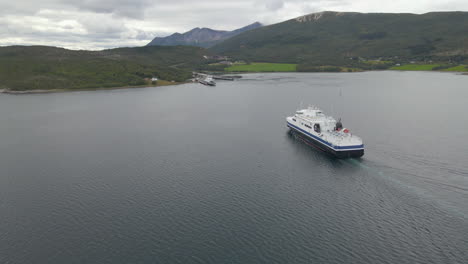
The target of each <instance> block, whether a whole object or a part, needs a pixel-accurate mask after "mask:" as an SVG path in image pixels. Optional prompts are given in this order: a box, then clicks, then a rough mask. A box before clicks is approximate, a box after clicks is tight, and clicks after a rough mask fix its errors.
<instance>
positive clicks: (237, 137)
mask: <svg viewBox="0 0 468 264" xmlns="http://www.w3.org/2000/svg"><path fill="white" fill-rule="evenodd" d="M340 94H341V96H340ZM467 99H468V76H462V75H456V74H452V73H428V72H365V73H349V74H348V73H341V74H331V73H317V74H314V73H304V74H300V73H277V74H249V75H244V78H243V79H242V80H238V81H234V82H218V85H217V86H216V87H207V86H202V85H198V84H185V85H179V86H172V87H161V88H143V89H124V90H114V91H89V92H70V93H55V94H38V95H21V96H13V95H0V113H1V115H0V135H1V140H0V215H1V219H2V220H1V221H0V263H466V260H467V259H468V250H467V249H468V164H467V161H468V140H466V136H467V133H468V115H467V114H466V112H467V110H468V105H467ZM301 102H302V104H303V106H306V105H307V104H309V103H310V104H316V105H318V106H320V107H321V108H322V109H323V110H324V111H325V112H326V113H328V114H333V115H334V116H335V117H337V118H338V117H341V118H342V120H343V123H344V126H345V127H347V128H349V129H350V130H351V132H353V133H355V134H357V135H359V136H361V137H362V138H363V139H364V142H365V146H366V153H365V155H364V157H363V158H362V159H357V160H354V159H352V160H336V159H333V158H330V157H328V156H326V155H324V154H323V153H320V152H318V151H317V150H315V149H313V148H311V147H309V146H307V145H305V144H303V143H302V142H301V141H300V140H299V139H297V138H295V137H294V136H292V135H290V134H289V133H288V129H287V128H286V124H285V117H286V116H287V115H290V114H292V113H293V112H294V111H295V110H296V109H297V108H298V107H299V106H300V104H301Z"/></svg>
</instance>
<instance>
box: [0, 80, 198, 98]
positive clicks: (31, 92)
mask: <svg viewBox="0 0 468 264" xmlns="http://www.w3.org/2000/svg"><path fill="white" fill-rule="evenodd" d="M186 83H191V82H188V81H187V82H173V83H172V82H171V83H166V84H162V85H145V86H121V87H97V88H82V89H71V88H64V89H48V90H44V89H40V90H22V91H17V90H11V89H0V94H12V95H21V94H48V93H65V92H87V91H105V90H120V89H132V88H156V87H163V86H174V85H180V84H186Z"/></svg>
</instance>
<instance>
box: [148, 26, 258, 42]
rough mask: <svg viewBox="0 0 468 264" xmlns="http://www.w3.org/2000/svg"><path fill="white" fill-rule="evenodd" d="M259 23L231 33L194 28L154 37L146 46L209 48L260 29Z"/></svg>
mask: <svg viewBox="0 0 468 264" xmlns="http://www.w3.org/2000/svg"><path fill="white" fill-rule="evenodd" d="M262 26H263V25H262V24H261V23H259V22H255V23H252V24H250V25H247V26H245V27H242V28H238V29H235V30H232V31H227V30H215V29H211V28H206V27H203V28H200V27H196V28H193V29H191V30H189V31H187V32H184V33H178V32H176V33H174V34H172V35H169V36H167V37H156V38H154V39H153V40H152V41H151V42H150V43H148V44H147V45H146V46H177V45H183V46H198V47H204V48H207V47H211V46H213V45H215V44H217V43H219V42H221V41H223V40H226V39H228V38H230V37H233V36H235V35H237V34H240V33H243V32H246V31H248V30H251V29H255V28H258V27H262Z"/></svg>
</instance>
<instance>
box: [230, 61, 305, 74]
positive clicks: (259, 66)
mask: <svg viewBox="0 0 468 264" xmlns="http://www.w3.org/2000/svg"><path fill="white" fill-rule="evenodd" d="M296 66H297V64H287V63H251V64H244V65H232V66H230V67H228V68H226V69H225V71H228V72H295V71H296Z"/></svg>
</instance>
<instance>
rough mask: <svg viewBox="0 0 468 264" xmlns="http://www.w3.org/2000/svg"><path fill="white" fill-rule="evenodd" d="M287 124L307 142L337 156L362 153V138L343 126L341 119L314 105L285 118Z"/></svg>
mask: <svg viewBox="0 0 468 264" xmlns="http://www.w3.org/2000/svg"><path fill="white" fill-rule="evenodd" d="M286 122H287V126H288V127H289V128H290V129H291V130H292V131H294V132H296V133H297V134H298V135H299V136H300V137H301V138H302V139H304V140H305V141H306V142H307V143H309V144H312V145H313V146H315V147H317V148H318V149H320V150H322V151H325V152H327V153H329V154H331V155H333V156H335V157H337V158H359V157H362V156H363V155H364V144H363V142H362V139H361V138H360V137H358V136H356V135H353V134H351V133H350V131H349V129H347V128H343V125H342V123H341V121H338V122H337V121H336V120H335V119H334V118H333V117H331V116H326V115H324V114H323V112H322V110H320V109H318V108H316V107H309V108H307V109H302V110H299V111H296V113H295V114H294V116H289V117H287V118H286Z"/></svg>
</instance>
